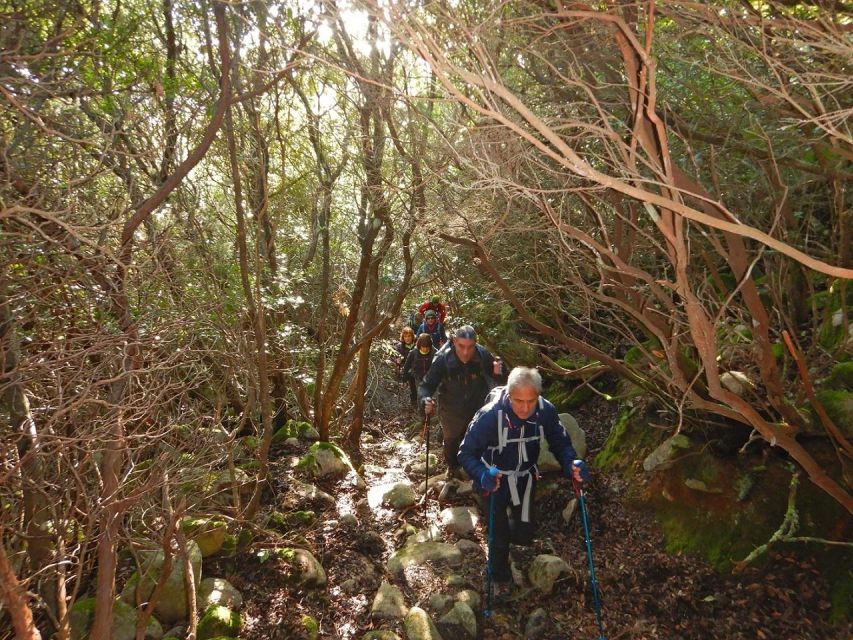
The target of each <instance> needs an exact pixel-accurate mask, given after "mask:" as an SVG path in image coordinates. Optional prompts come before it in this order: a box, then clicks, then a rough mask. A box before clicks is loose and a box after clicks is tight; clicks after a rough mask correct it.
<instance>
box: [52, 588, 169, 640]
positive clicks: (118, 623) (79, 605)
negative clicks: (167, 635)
mask: <svg viewBox="0 0 853 640" xmlns="http://www.w3.org/2000/svg"><path fill="white" fill-rule="evenodd" d="M136 613H137V612H136V608H135V607H132V606H130V605H129V604H127V603H125V602H122V601H121V600H117V601H116V602H115V603H114V604H113V620H112V625H111V626H110V631H111V637H112V640H133V639H134V638H135V637H136ZM68 618H69V622H70V624H71V640H85V639H87V638H88V637H89V630H90V629H91V628H92V623H93V622H94V620H95V598H83V599H81V600H77V601H76V602H75V603H74V604H73V605H72V606H71V610H70V611H69V612H68ZM162 637H163V627H162V626H161V625H160V623H159V622H158V621H157V619H156V618H155V617H154V616H151V617H150V618H148V624H147V625H146V626H145V638H146V640H160V638H162Z"/></svg>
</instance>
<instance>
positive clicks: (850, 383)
mask: <svg viewBox="0 0 853 640" xmlns="http://www.w3.org/2000/svg"><path fill="white" fill-rule="evenodd" d="M822 386H823V387H824V388H826V389H836V390H838V391H853V360H850V361H848V362H838V363H836V364H835V366H833V367H832V371H831V372H830V374H829V377H827V379H826V380H825V381H824V383H823V385H822Z"/></svg>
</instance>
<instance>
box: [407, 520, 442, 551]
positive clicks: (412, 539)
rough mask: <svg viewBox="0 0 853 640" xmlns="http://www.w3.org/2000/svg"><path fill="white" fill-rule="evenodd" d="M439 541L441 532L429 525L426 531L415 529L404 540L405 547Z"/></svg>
mask: <svg viewBox="0 0 853 640" xmlns="http://www.w3.org/2000/svg"><path fill="white" fill-rule="evenodd" d="M435 540H441V531H439V529H438V527H437V526H435V525H434V524H431V525H429V527H427V528H426V529H415V530H414V531H413V532H412V533H410V534H409V537H408V538H406V546H409V545H410V544H420V543H421V542H433V541H435Z"/></svg>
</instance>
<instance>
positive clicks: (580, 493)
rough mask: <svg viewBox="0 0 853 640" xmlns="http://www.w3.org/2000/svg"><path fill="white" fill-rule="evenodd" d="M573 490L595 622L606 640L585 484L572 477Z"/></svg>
mask: <svg viewBox="0 0 853 640" xmlns="http://www.w3.org/2000/svg"><path fill="white" fill-rule="evenodd" d="M572 488H573V489H574V491H575V495H576V496H577V498H578V505H579V506H580V512H581V520H582V521H583V537H584V542H585V543H586V557H587V560H588V561H589V581H590V584H591V586H592V606H593V607H594V608H595V621H596V622H597V623H598V640H605V637H604V629H603V628H602V625H601V591H599V588H598V580H597V579H596V577H595V566H594V565H593V563H592V540H590V537H589V519H588V518H587V514H586V500H585V499H584V497H585V496H584V490H583V484H582V483H581V482H578V481H577V480H575V478H574V476H572Z"/></svg>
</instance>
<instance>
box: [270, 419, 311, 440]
mask: <svg viewBox="0 0 853 640" xmlns="http://www.w3.org/2000/svg"><path fill="white" fill-rule="evenodd" d="M319 437H320V434H319V433H317V430H316V429H315V428H314V427H313V425H312V424H311V423H310V422H301V421H298V420H288V421H287V422H286V423H285V424H284V426H282V427H281V428H280V429H279V430H278V431H276V432H275V433H274V434H273V436H272V442H273V444H279V443H282V442H284V441H285V440H289V439H290V438H301V439H304V440H317V439H319Z"/></svg>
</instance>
